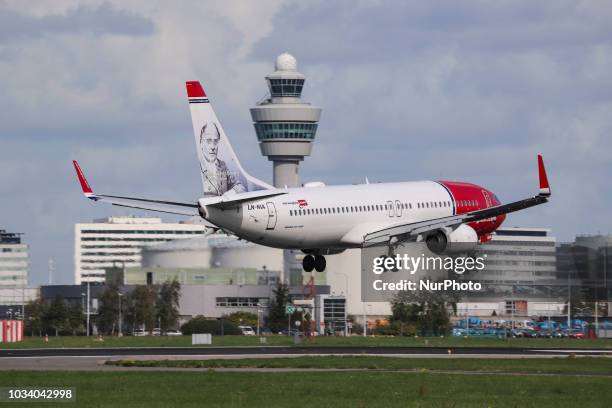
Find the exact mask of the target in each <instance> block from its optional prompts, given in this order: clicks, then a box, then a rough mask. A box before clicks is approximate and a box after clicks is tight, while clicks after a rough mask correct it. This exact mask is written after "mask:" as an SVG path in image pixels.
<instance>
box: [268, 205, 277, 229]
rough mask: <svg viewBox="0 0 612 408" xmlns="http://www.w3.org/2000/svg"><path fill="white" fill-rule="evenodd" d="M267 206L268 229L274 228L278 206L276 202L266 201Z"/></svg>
mask: <svg viewBox="0 0 612 408" xmlns="http://www.w3.org/2000/svg"><path fill="white" fill-rule="evenodd" d="M266 207H268V225H267V226H266V229H267V230H273V229H274V227H276V207H275V206H274V203H266Z"/></svg>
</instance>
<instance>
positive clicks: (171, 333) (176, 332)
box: [166, 330, 183, 336]
mask: <svg viewBox="0 0 612 408" xmlns="http://www.w3.org/2000/svg"><path fill="white" fill-rule="evenodd" d="M182 335H183V333H182V332H181V331H180V330H168V331H167V332H166V336H182Z"/></svg>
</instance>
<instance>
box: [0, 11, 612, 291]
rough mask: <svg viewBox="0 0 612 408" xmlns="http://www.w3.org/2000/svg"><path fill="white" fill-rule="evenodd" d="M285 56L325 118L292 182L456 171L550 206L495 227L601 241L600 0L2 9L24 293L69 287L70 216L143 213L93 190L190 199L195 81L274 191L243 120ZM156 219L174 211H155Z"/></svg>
mask: <svg viewBox="0 0 612 408" xmlns="http://www.w3.org/2000/svg"><path fill="white" fill-rule="evenodd" d="M285 51H286V52H290V53H291V54H293V55H294V56H295V57H296V58H297V61H298V70H299V71H300V72H302V73H303V74H304V75H306V77H307V80H306V85H305V87H304V92H303V99H305V100H306V101H308V102H311V103H313V104H315V105H318V106H320V107H321V108H322V109H323V114H322V117H321V122H320V124H319V130H318V133H317V139H316V141H315V144H314V147H313V152H312V156H311V157H308V158H306V159H305V161H304V162H303V163H302V164H301V166H300V176H301V180H302V181H303V182H307V181H324V182H325V183H327V184H345V183H357V182H363V180H364V179H365V177H368V179H369V180H370V181H407V180H420V179H451V180H465V181H471V182H474V183H476V184H479V185H483V186H485V187H487V188H488V189H490V190H492V191H494V192H495V193H496V194H497V196H498V197H499V198H500V199H501V200H502V201H510V200H515V199H520V198H524V197H527V196H530V195H532V194H534V193H535V192H536V190H537V172H536V169H537V167H536V155H537V153H542V154H543V155H544V158H545V162H546V166H547V170H548V176H549V180H550V183H551V187H552V191H553V197H552V200H551V202H550V203H549V204H547V205H546V206H540V207H537V208H532V209H529V210H526V211H522V212H520V213H515V214H512V215H510V216H509V217H508V219H507V221H506V223H505V225H508V226H529V227H546V228H550V229H551V230H552V235H554V236H555V237H557V239H558V240H559V241H571V240H572V239H573V238H574V237H575V236H576V235H577V234H597V233H611V232H612V217H610V215H609V208H610V204H609V203H610V201H611V199H612V188H611V183H610V182H609V177H610V175H611V170H612V142H611V140H612V138H611V137H610V134H611V131H612V114H611V112H612V75H610V72H612V3H610V2H606V1H575V0H572V1H566V0H552V1H538V2H533V1H496V2H486V1H462V2H457V1H453V0H448V1H436V2H423V1H403V2H397V1H379V0H378V1H333V2H330V1H309V2H302V1H280V0H269V1H261V0H260V1H257V2H249V1H227V0H226V1H184V2H179V3H168V2H165V1H151V0H140V1H138V0H133V1H131V0H130V1H125V0H122V1H108V0H105V1H83V2H77V1H66V0H56V1H53V2H51V1H36V0H33V1H28V2H27V3H25V2H23V1H20V0H0V229H7V230H9V231H12V232H23V233H24V234H25V235H24V236H23V239H24V241H25V242H26V243H28V244H29V245H30V251H31V268H30V284H32V285H38V284H43V283H47V279H48V278H47V275H48V273H47V272H48V261H49V259H53V261H54V269H55V272H54V279H53V283H56V284H59V283H66V284H69V283H72V282H73V274H74V224H75V223H77V222H89V221H91V220H92V219H94V218H103V217H108V216H111V215H121V214H137V215H144V214H145V213H139V212H135V211H126V210H122V209H118V208H116V207H110V206H104V205H95V204H93V203H91V202H89V201H88V200H86V199H84V198H83V197H82V195H81V192H80V187H79V186H78V183H77V182H76V178H75V175H74V171H73V168H72V164H71V160H72V159H78V160H79V162H80V163H81V166H82V167H83V169H84V170H85V172H86V174H87V176H88V178H89V181H90V183H91V184H92V185H93V187H94V190H96V191H97V192H100V193H107V194H118V195H133V196H137V197H150V198H160V199H171V200H175V201H183V200H194V199H197V198H198V197H199V196H200V193H201V184H200V182H199V175H198V164H197V158H196V150H195V146H194V143H193V136H192V130H191V121H190V116H189V109H188V104H187V101H186V96H185V86H184V83H185V81H186V80H194V79H198V80H200V81H201V82H202V84H203V86H204V89H205V90H206V92H207V94H208V96H209V97H210V99H211V101H212V102H213V104H214V107H215V110H216V113H217V115H218V116H219V118H220V120H221V121H222V122H223V127H224V128H225V131H226V133H227V134H228V136H229V137H230V140H231V141H232V144H233V145H234V149H235V150H236V152H237V154H238V156H239V157H240V160H241V162H242V165H243V166H244V167H245V168H246V169H248V171H249V172H251V173H252V174H253V175H254V176H256V177H259V178H262V179H264V180H267V181H269V182H271V178H272V166H271V163H270V162H269V161H267V159H266V158H264V157H263V156H261V154H260V152H259V148H258V146H257V139H256V137H255V132H254V129H253V125H252V121H251V118H250V114H249V111H248V109H249V108H250V107H252V106H253V105H254V104H255V102H257V101H259V100H261V99H262V98H263V97H265V95H266V93H267V88H266V85H265V82H264V77H265V75H266V74H268V73H271V72H272V71H273V70H274V60H275V58H276V56H277V55H279V54H280V53H282V52H285ZM163 218H164V219H166V220H169V221H170V220H176V219H173V218H169V217H163Z"/></svg>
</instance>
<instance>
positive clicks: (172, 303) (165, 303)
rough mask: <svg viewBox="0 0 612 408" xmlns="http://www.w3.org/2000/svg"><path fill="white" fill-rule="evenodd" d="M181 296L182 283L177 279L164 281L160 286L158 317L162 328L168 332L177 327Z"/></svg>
mask: <svg viewBox="0 0 612 408" xmlns="http://www.w3.org/2000/svg"><path fill="white" fill-rule="evenodd" d="M180 298H181V284H180V283H179V282H178V281H177V280H176V279H174V280H172V281H169V280H167V281H166V282H164V283H163V284H162V285H161V287H160V288H159V296H158V298H157V305H156V307H157V318H158V319H159V322H160V329H161V331H162V332H166V331H167V330H168V329H173V328H176V326H177V323H178V318H179V300H180Z"/></svg>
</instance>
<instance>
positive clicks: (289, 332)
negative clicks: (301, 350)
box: [278, 329, 304, 336]
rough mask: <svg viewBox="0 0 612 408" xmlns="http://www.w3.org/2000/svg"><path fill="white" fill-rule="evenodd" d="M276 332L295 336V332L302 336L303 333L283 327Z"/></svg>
mask: <svg viewBox="0 0 612 408" xmlns="http://www.w3.org/2000/svg"><path fill="white" fill-rule="evenodd" d="M278 334H281V335H283V336H295V335H296V334H297V335H298V336H303V335H304V333H302V332H301V331H299V330H295V329H291V330H287V329H283V330H281V331H279V332H278Z"/></svg>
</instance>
